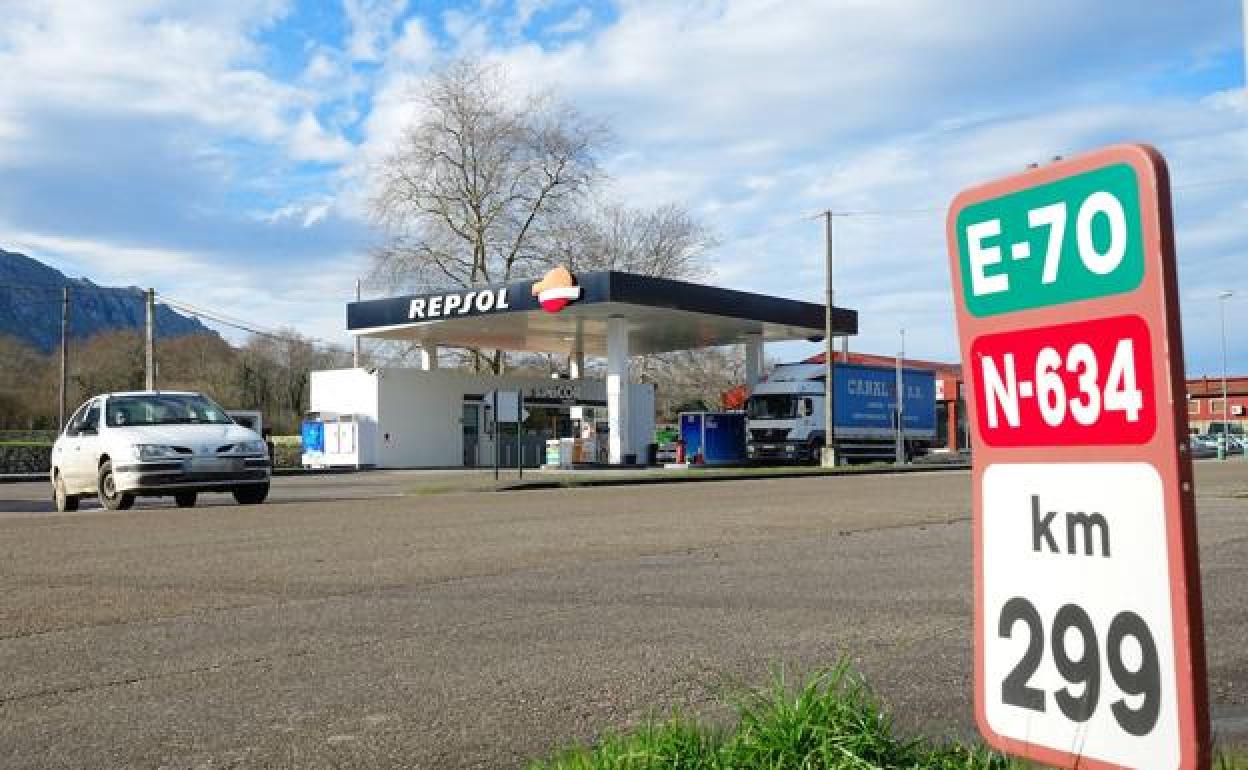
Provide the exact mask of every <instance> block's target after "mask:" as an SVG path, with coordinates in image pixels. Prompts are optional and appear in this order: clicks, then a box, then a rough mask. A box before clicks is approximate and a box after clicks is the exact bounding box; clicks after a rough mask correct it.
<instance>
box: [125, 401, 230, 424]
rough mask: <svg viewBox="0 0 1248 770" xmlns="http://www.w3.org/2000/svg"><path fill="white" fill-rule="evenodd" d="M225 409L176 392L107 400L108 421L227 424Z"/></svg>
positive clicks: (126, 422)
mask: <svg viewBox="0 0 1248 770" xmlns="http://www.w3.org/2000/svg"><path fill="white" fill-rule="evenodd" d="M231 422H233V421H232V420H231V419H230V418H229V416H227V415H226V413H225V410H224V409H222V408H221V407H219V406H217V405H216V404H214V403H212V402H211V401H209V400H208V399H207V398H204V397H203V396H199V395H184V394H175V393H158V394H144V395H135V396H114V397H112V398H110V399H108V424H109V426H111V427H114V428H117V427H121V426H123V425H180V424H192V423H198V424H212V425H228V424H230V423H231Z"/></svg>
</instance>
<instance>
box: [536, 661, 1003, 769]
mask: <svg viewBox="0 0 1248 770" xmlns="http://www.w3.org/2000/svg"><path fill="white" fill-rule="evenodd" d="M735 706H736V713H737V720H736V724H735V725H734V726H733V727H732V728H731V729H728V730H723V729H720V728H717V727H715V726H713V725H707V724H703V723H700V722H698V721H696V720H694V719H691V718H688V717H685V716H682V715H680V714H676V715H674V716H672V717H671V718H670V719H668V720H666V721H663V722H657V723H656V722H652V723H648V724H646V725H644V726H643V727H641V728H639V729H637V730H635V731H633V732H631V733H628V734H621V735H609V736H607V737H606V738H604V739H603V740H602V741H601V742H599V744H598V745H597V746H594V747H592V748H576V749H570V750H568V751H565V752H563V753H561V754H559V755H558V756H556V757H555V758H554V759H552V760H550V761H541V762H535V763H533V764H531V765H529V768H528V770H790V769H791V770H842V769H843V770H955V768H956V770H1007V769H1008V768H1011V767H1014V766H1013V765H1011V764H1010V762H1009V760H1007V759H1006V758H1004V757H1002V756H1001V755H999V754H995V753H993V752H990V751H987V750H985V749H982V748H980V747H978V746H973V745H964V744H959V743H943V744H937V743H931V742H928V741H923V740H910V739H906V738H902V737H900V736H899V735H898V734H897V732H896V730H895V729H894V726H893V722H892V718H891V716H890V715H889V713H888V712H887V710H885V709H884V707H883V706H882V704H881V703H880V702H879V701H878V700H877V699H876V697H875V695H874V694H873V693H872V692H871V690H870V688H869V687H868V686H867V684H866V682H865V681H864V680H863V679H862V677H861V676H859V675H858V674H856V673H854V672H853V671H852V670H851V669H850V667H849V666H848V665H847V664H845V663H841V664H839V665H838V666H836V667H834V668H832V669H830V670H828V671H826V672H823V673H820V674H817V675H815V676H813V677H811V678H810V679H809V680H807V682H806V683H805V684H804V685H802V686H801V687H799V688H797V689H796V691H794V690H793V689H792V688H791V687H790V686H789V685H788V683H787V682H786V681H785V678H784V675H783V673H777V674H775V675H774V676H773V677H772V684H771V686H770V687H769V688H768V689H766V690H762V691H759V692H755V693H753V694H750V695H747V696H745V697H743V698H741V699H739V700H738V701H737V702H736V704H735Z"/></svg>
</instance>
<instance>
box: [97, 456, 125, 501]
mask: <svg viewBox="0 0 1248 770" xmlns="http://www.w3.org/2000/svg"><path fill="white" fill-rule="evenodd" d="M96 488H97V489H98V490H99V496H100V505H103V506H104V507H105V508H107V509H108V510H110V511H127V510H129V509H130V507H131V506H133V505H134V495H132V494H130V493H129V492H118V491H117V479H116V478H115V477H114V476H113V463H112V461H111V460H110V461H108V462H105V463H104V464H103V465H101V466H100V479H99V486H97V487H96Z"/></svg>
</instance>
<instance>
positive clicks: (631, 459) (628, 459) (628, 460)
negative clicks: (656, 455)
mask: <svg viewBox="0 0 1248 770" xmlns="http://www.w3.org/2000/svg"><path fill="white" fill-rule="evenodd" d="M624 464H625V465H636V464H637V455H635V454H630V455H624Z"/></svg>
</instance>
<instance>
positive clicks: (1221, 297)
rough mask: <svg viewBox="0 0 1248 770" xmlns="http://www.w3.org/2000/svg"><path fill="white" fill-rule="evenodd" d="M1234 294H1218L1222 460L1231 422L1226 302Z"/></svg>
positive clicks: (1224, 456) (1229, 292)
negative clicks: (1220, 332)
mask: <svg viewBox="0 0 1248 770" xmlns="http://www.w3.org/2000/svg"><path fill="white" fill-rule="evenodd" d="M1234 294H1235V293H1234V292H1232V291H1230V290H1223V291H1220V292H1218V315H1219V316H1220V320H1221V324H1222V435H1221V437H1220V440H1219V442H1218V443H1219V444H1220V445H1221V448H1222V459H1223V460H1225V459H1226V449H1227V447H1228V446H1229V439H1230V435H1229V433H1230V430H1231V420H1230V414H1231V413H1230V411H1229V410H1228V409H1227V398H1226V301H1227V300H1228V299H1230V298H1231V297H1232V296H1234Z"/></svg>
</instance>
